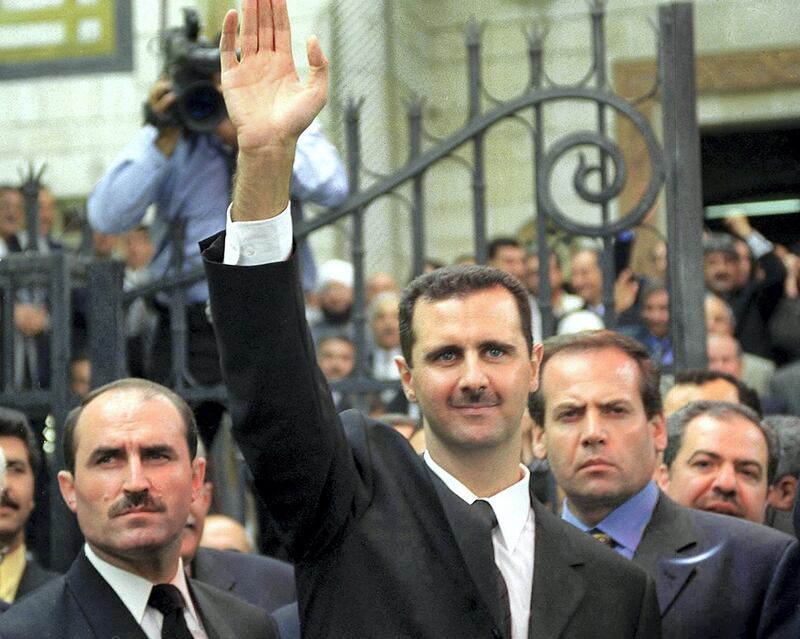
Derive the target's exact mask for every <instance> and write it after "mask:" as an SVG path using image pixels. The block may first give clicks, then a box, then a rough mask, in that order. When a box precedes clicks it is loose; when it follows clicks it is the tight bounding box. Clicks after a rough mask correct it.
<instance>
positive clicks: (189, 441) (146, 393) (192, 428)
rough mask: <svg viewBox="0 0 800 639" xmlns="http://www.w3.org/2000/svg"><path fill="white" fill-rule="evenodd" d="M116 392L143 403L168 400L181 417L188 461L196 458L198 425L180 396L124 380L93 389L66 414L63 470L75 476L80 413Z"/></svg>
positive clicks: (143, 381) (157, 386) (145, 383)
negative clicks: (132, 394) (132, 393)
mask: <svg viewBox="0 0 800 639" xmlns="http://www.w3.org/2000/svg"><path fill="white" fill-rule="evenodd" d="M115 390H119V391H126V390H130V391H137V392H139V393H140V394H141V396H142V400H143V401H147V400H150V399H154V398H156V397H164V398H165V399H167V400H168V401H169V402H170V403H171V404H172V405H173V406H174V407H175V409H176V410H177V411H178V414H179V415H180V416H181V419H182V420H183V423H184V425H185V426H186V445H187V446H188V447H189V458H190V459H194V458H195V455H197V423H196V422H195V419H194V413H192V409H191V408H189V404H187V403H186V401H185V400H184V399H183V398H182V397H181V396H180V395H178V394H177V393H174V392H173V391H171V390H170V389H169V388H167V387H166V386H162V385H161V384H156V383H155V382H151V381H150V380H148V379H139V378H137V377H126V378H124V379H118V380H116V381H113V382H111V383H109V384H106V385H104V386H101V387H100V388H96V389H94V390H93V391H92V392H90V393H89V394H87V395H86V396H85V397H84V398H83V399H82V400H81V403H80V404H79V405H78V406H76V407H75V408H73V409H72V410H71V411H70V412H69V414H68V415H67V419H66V420H65V421H64V434H63V436H62V438H61V445H62V447H63V450H64V468H66V469H67V470H68V471H69V472H71V473H73V474H74V473H75V448H76V446H77V442H76V441H75V428H76V426H77V424H78V420H79V419H80V416H81V414H82V413H83V409H84V408H86V406H87V405H88V404H89V403H91V401H92V400H94V399H97V398H98V397H99V396H100V395H104V394H105V393H108V392H111V391H115Z"/></svg>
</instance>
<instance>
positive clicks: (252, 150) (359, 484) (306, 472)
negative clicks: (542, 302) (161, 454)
mask: <svg viewBox="0 0 800 639" xmlns="http://www.w3.org/2000/svg"><path fill="white" fill-rule="evenodd" d="M243 16H244V17H243V22H242V25H241V31H240V33H241V59H240V60H239V59H237V55H236V51H235V45H234V40H235V37H236V23H237V19H236V18H237V16H236V13H235V12H231V13H229V14H228V15H227V16H226V19H225V23H224V26H223V33H222V40H221V43H220V53H221V60H222V69H223V73H222V85H223V92H224V95H225V101H226V104H227V108H228V112H229V114H230V117H231V120H232V121H233V122H234V124H235V125H236V127H237V136H238V146H239V156H238V164H237V174H238V179H237V183H236V186H235V190H234V201H233V205H232V208H231V219H232V220H233V222H232V223H230V224H229V228H228V231H227V233H226V234H225V235H219V236H217V237H215V238H211V239H210V240H208V241H206V242H205V243H204V248H205V251H204V255H205V259H206V268H207V272H208V276H209V289H210V293H211V308H212V315H213V319H214V325H215V329H216V331H217V339H218V342H219V347H220V355H221V362H222V369H223V371H224V375H225V381H226V384H227V387H228V392H229V397H230V406H231V411H232V414H233V419H234V434H235V437H236V439H237V441H238V443H239V446H240V448H241V450H242V452H243V454H244V456H245V458H246V460H247V462H248V464H249V466H250V468H251V470H252V472H253V475H254V480H255V485H256V488H257V489H258V491H259V493H260V494H261V496H262V498H263V499H264V500H265V502H266V504H267V506H268V508H269V510H270V514H271V516H272V517H273V518H274V519H275V520H276V521H277V522H278V524H279V526H280V528H281V530H282V535H283V539H282V541H283V544H284V547H285V548H286V549H287V552H288V554H289V556H290V557H291V558H292V559H293V560H294V562H295V570H296V574H297V583H298V598H299V606H300V621H301V627H302V628H303V633H304V636H305V637H311V638H313V637H416V638H427V637H430V638H434V637H435V638H436V639H441V638H442V637H447V638H472V637H505V638H512V637H513V638H514V639H523V638H526V637H532V636H536V637H548V638H554V637H575V638H578V637H581V638H583V637H587V636H591V635H603V636H609V637H615V638H621V637H648V638H649V637H657V636H659V634H660V629H659V623H658V613H657V610H656V602H655V599H654V595H653V591H652V582H651V581H650V580H649V579H648V578H647V576H646V575H645V574H644V573H643V572H641V571H640V570H639V569H638V568H635V567H634V566H632V565H630V564H629V563H627V562H625V561H621V560H620V558H619V557H617V556H615V555H614V553H612V552H609V551H608V550H607V549H604V548H602V547H598V545H597V544H596V543H595V542H594V541H593V540H591V539H589V538H588V537H586V536H584V535H581V534H579V533H577V531H575V530H573V529H572V528H571V527H570V526H568V525H566V524H564V523H563V522H561V521H559V520H558V519H557V518H555V517H554V516H553V515H552V514H550V513H549V512H548V511H547V510H546V509H544V508H543V507H542V506H541V505H540V504H539V503H538V502H536V501H535V499H532V498H531V493H530V486H529V476H528V472H527V469H525V468H524V467H522V466H521V465H520V462H519V460H520V447H521V436H520V418H521V416H522V413H523V410H524V408H525V403H526V401H527V395H528V393H529V392H530V391H531V390H532V389H533V388H535V386H536V379H537V377H536V372H537V356H536V351H535V350H534V349H533V347H532V341H531V327H530V307H529V305H528V301H527V294H526V292H525V290H524V289H523V288H522V286H521V284H520V283H519V282H518V281H517V280H516V279H515V278H513V277H511V276H509V275H507V274H505V273H503V272H501V271H498V270H495V269H489V268H485V267H474V266H473V267H465V268H460V269H458V268H456V269H442V270H440V271H438V272H437V273H435V274H431V275H429V276H426V277H423V278H419V279H418V280H416V281H415V283H413V284H412V285H411V286H410V287H409V289H408V290H407V291H406V292H405V294H404V299H403V303H402V305H401V306H402V308H401V312H400V326H401V335H402V351H403V357H401V358H399V359H398V365H399V367H400V373H401V379H402V382H403V387H404V391H405V393H406V396H407V397H408V398H409V399H410V400H411V401H414V402H418V403H419V404H420V407H421V412H422V414H423V415H424V417H425V432H426V441H427V446H428V450H427V452H426V453H425V455H424V458H420V457H419V456H418V455H417V454H415V453H414V451H413V449H412V448H411V447H410V446H409V445H408V443H407V442H406V440H405V439H404V438H403V437H402V436H401V435H400V434H399V433H397V432H396V431H395V430H394V429H392V428H391V427H389V426H386V425H383V424H380V423H377V422H374V421H372V420H369V419H367V418H365V417H364V416H363V415H361V414H360V413H358V412H356V411H347V412H345V413H343V414H342V416H341V418H340V417H339V415H337V413H336V411H335V410H334V407H333V404H332V401H331V395H330V392H329V390H328V387H327V385H326V384H325V380H324V378H323V376H322V374H321V373H320V371H319V369H318V367H317V365H316V362H315V356H314V349H313V343H312V340H311V337H310V334H309V331H308V326H307V324H306V322H305V311H304V307H303V298H302V291H301V289H300V287H299V280H298V277H297V265H296V261H295V260H294V259H293V257H292V253H293V251H292V237H291V226H290V224H291V215H290V213H289V211H288V193H289V190H288V189H289V180H290V176H291V168H292V159H293V153H294V144H295V141H296V139H297V136H298V135H299V134H300V132H301V131H302V130H303V129H304V127H306V126H307V125H308V124H309V123H310V122H311V120H312V119H313V117H314V116H315V115H316V114H317V113H318V111H319V110H320V109H321V108H322V106H323V104H324V102H325V96H326V91H327V87H326V80H327V69H326V66H327V64H326V61H325V58H324V56H323V55H322V52H321V50H320V47H319V43H318V42H317V41H316V39H310V40H309V44H308V54H309V65H310V69H311V72H310V79H309V82H308V84H307V85H306V86H304V85H302V84H301V83H300V82H299V81H298V79H297V76H296V73H295V69H294V63H293V60H292V56H291V43H290V33H289V24H288V15H287V10H286V6H285V3H284V2H283V1H282V0H272V1H269V0H265V1H261V2H258V3H247V4H246V5H245V7H244V11H243ZM248 221H249V222H248ZM242 222H244V224H242ZM476 504H477V505H476Z"/></svg>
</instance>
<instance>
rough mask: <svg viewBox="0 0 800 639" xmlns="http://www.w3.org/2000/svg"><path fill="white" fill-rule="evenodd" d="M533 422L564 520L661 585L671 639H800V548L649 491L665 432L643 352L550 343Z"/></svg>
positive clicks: (600, 335) (573, 341)
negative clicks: (556, 486) (562, 495)
mask: <svg viewBox="0 0 800 639" xmlns="http://www.w3.org/2000/svg"><path fill="white" fill-rule="evenodd" d="M722 405H723V406H726V404H722ZM690 406H691V404H690ZM530 414H531V417H532V418H533V420H534V422H535V423H536V424H537V427H536V428H535V441H536V443H535V445H534V451H535V452H537V454H539V455H540V456H542V455H546V456H547V458H548V459H549V461H550V468H551V470H552V472H553V475H554V476H555V479H556V482H557V483H558V484H559V486H560V487H561V488H562V489H563V490H564V492H565V493H566V501H565V504H564V510H563V513H562V516H563V518H564V519H565V520H567V521H569V522H570V523H571V524H572V525H574V526H575V527H576V529H580V530H584V531H586V532H590V533H592V535H593V536H595V537H597V538H598V539H600V540H602V541H603V542H604V543H606V544H608V545H609V546H610V547H612V548H613V549H614V550H615V551H616V552H617V553H618V554H620V555H621V556H623V557H627V558H628V559H632V560H633V563H634V564H637V565H639V566H641V567H642V568H644V569H645V570H647V572H648V573H650V574H651V575H652V576H653V578H654V579H655V581H656V590H657V594H658V602H659V606H660V609H661V614H662V626H663V632H664V636H665V637H674V638H675V639H679V638H680V639H692V638H694V637H696V638H697V639H700V638H703V639H705V638H706V637H770V639H775V638H777V637H787V638H788V637H797V636H798V630H799V629H800V616H798V607H797V604H798V588H800V581H799V580H798V579H797V574H798V570H800V553H798V545H797V541H796V540H794V539H793V538H792V537H790V536H788V535H784V534H783V533H780V532H777V531H775V530H772V529H771V528H767V527H766V526H761V525H757V524H753V523H751V522H746V521H742V520H739V519H736V518H733V517H728V516H724V515H718V514H713V513H708V512H702V511H698V510H693V509H689V508H685V507H683V506H680V505H678V504H676V503H675V502H673V501H672V500H671V499H670V498H669V497H667V496H666V495H664V494H662V493H661V492H660V491H659V489H658V488H657V487H656V485H655V483H654V482H653V481H652V477H653V472H654V471H655V469H656V465H657V456H656V454H657V452H658V451H662V450H664V447H665V446H666V443H667V433H666V426H665V423H664V415H663V411H662V408H661V395H660V393H659V374H658V370H657V367H656V366H655V364H654V363H653V362H652V361H651V360H650V358H649V357H648V354H647V351H646V350H645V348H644V347H643V346H642V345H641V344H639V343H638V342H636V341H635V340H633V339H631V338H629V337H625V336H623V335H620V334H617V333H612V332H610V331H586V332H584V333H577V334H574V335H565V336H561V337H555V338H550V339H548V340H547V341H545V344H544V354H543V357H542V365H541V386H540V387H539V389H538V390H537V392H536V393H534V395H533V396H532V397H531V401H530ZM706 457H710V456H709V455H706ZM695 463H696V465H697V466H698V468H697V471H698V472H703V470H702V467H701V464H703V463H707V464H708V467H709V470H707V471H706V472H711V471H710V467H711V465H712V464H713V462H707V460H701V459H699V456H698V459H696V460H695ZM764 483H765V484H766V482H764ZM765 490H766V488H765Z"/></svg>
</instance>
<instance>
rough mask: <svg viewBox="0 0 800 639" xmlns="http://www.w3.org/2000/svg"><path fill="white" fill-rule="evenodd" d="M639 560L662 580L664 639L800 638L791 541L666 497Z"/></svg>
mask: <svg viewBox="0 0 800 639" xmlns="http://www.w3.org/2000/svg"><path fill="white" fill-rule="evenodd" d="M633 561H634V563H636V564H637V565H639V566H641V567H642V568H644V569H645V570H647V572H649V573H650V574H651V575H652V576H653V577H654V578H655V581H656V593H657V595H658V603H659V608H660V609H661V614H662V628H663V633H664V637H674V638H675V639H679V638H680V639H691V638H693V637H697V639H709V638H710V637H721V638H722V637H725V638H728V637H770V638H772V637H779V636H786V637H790V636H794V637H800V617H799V616H798V609H797V606H798V603H800V600H798V582H800V579H799V578H798V575H800V552H798V544H797V541H796V540H795V539H793V538H792V537H790V536H789V535H785V534H783V533H781V532H778V531H775V530H773V529H771V528H768V527H766V526H760V525H758V524H754V523H752V522H748V521H744V520H742V519H737V518H734V517H728V516H725V515H716V514H713V513H707V512H704V511H700V510H694V509H690V508H685V507H683V506H679V505H678V504H676V503H675V502H673V501H672V500H671V499H669V497H667V496H666V495H663V494H662V495H661V497H660V498H659V500H658V502H657V504H656V507H655V510H654V511H653V516H652V518H651V519H650V523H649V524H648V525H647V528H646V529H645V532H644V535H643V537H642V540H641V542H640V544H639V547H638V548H637V550H636V554H635V555H634V558H633Z"/></svg>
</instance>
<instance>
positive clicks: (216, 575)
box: [192, 548, 236, 592]
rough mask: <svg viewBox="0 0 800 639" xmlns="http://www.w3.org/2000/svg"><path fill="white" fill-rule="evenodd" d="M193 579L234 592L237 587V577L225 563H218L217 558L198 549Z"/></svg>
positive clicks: (194, 562) (193, 568) (193, 563)
mask: <svg viewBox="0 0 800 639" xmlns="http://www.w3.org/2000/svg"><path fill="white" fill-rule="evenodd" d="M192 578H193V579H196V580H197V581H203V582H205V583H210V584H213V585H214V586H216V587H217V588H219V589H220V590H224V591H225V592H232V591H233V588H234V586H235V585H236V576H235V575H234V574H233V572H231V571H230V570H228V567H227V566H226V565H225V563H224V562H221V561H216V560H215V557H213V556H212V555H211V554H209V553H206V552H204V551H203V549H202V548H198V549H197V552H196V554H195V556H194V560H193V561H192Z"/></svg>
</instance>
